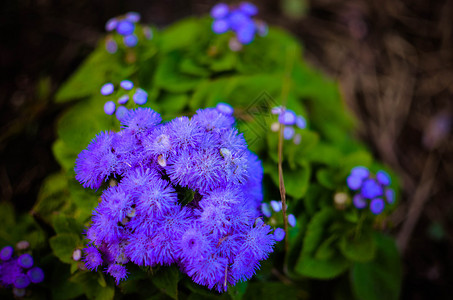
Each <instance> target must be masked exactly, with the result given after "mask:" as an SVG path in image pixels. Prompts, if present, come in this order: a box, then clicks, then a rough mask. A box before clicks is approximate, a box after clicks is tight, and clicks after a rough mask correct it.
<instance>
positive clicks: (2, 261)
mask: <svg viewBox="0 0 453 300" xmlns="http://www.w3.org/2000/svg"><path fill="white" fill-rule="evenodd" d="M13 252H14V249H13V247H11V246H6V247H3V248H2V249H1V250H0V286H4V287H13V288H14V293H15V294H16V296H21V295H22V296H23V295H25V288H26V287H28V286H29V285H30V283H40V282H42V281H43V280H44V272H43V270H42V269H41V268H39V267H33V257H32V256H31V255H30V254H28V253H25V254H22V255H19V256H13Z"/></svg>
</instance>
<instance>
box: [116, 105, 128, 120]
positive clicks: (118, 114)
mask: <svg viewBox="0 0 453 300" xmlns="http://www.w3.org/2000/svg"><path fill="white" fill-rule="evenodd" d="M128 112H129V110H128V109H127V108H126V107H124V106H119V107H118V109H117V110H116V113H115V115H116V118H117V119H118V120H119V121H121V120H122V119H123V118H124V116H125V115H126V114H127V113H128Z"/></svg>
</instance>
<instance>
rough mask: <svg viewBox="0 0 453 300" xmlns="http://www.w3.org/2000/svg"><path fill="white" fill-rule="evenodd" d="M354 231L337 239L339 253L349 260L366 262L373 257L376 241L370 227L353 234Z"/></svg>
mask: <svg viewBox="0 0 453 300" xmlns="http://www.w3.org/2000/svg"><path fill="white" fill-rule="evenodd" d="M354 233H355V231H352V232H351V233H350V234H349V235H344V236H343V237H342V238H341V239H340V241H339V247H340V251H341V253H342V254H343V255H344V256H345V257H346V258H347V259H349V260H352V261H357V262H367V261H370V260H372V259H373V258H374V256H375V253H376V243H375V241H374V239H373V235H372V232H371V230H370V229H367V230H363V231H362V232H361V233H360V235H358V236H355V234H354Z"/></svg>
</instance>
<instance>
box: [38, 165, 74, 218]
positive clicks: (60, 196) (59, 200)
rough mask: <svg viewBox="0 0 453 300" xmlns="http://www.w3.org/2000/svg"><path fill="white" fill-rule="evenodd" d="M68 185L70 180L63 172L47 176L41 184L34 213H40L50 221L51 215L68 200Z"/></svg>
mask: <svg viewBox="0 0 453 300" xmlns="http://www.w3.org/2000/svg"><path fill="white" fill-rule="evenodd" d="M67 187H68V180H67V178H66V176H65V175H64V174H63V173H55V174H52V175H49V176H47V178H46V179H45V180H44V182H43V183H42V185H41V188H40V190H39V193H38V200H37V201H36V203H35V205H34V206H33V209H32V213H36V214H38V215H40V216H41V217H42V218H43V219H44V220H46V221H48V222H49V223H50V218H51V216H52V215H53V214H54V213H55V212H57V211H59V209H61V207H63V206H64V205H65V204H66V202H67V200H68V197H69V195H68V191H67Z"/></svg>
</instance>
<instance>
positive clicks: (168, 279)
mask: <svg viewBox="0 0 453 300" xmlns="http://www.w3.org/2000/svg"><path fill="white" fill-rule="evenodd" d="M151 280H152V281H153V283H154V285H155V286H157V287H158V288H159V289H160V290H161V291H162V292H164V293H165V294H167V295H168V296H170V297H171V298H173V299H178V281H179V270H178V268H177V267H176V266H174V265H172V266H170V267H164V268H161V269H160V270H159V272H157V274H155V275H154V276H153V277H152V278H151Z"/></svg>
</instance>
